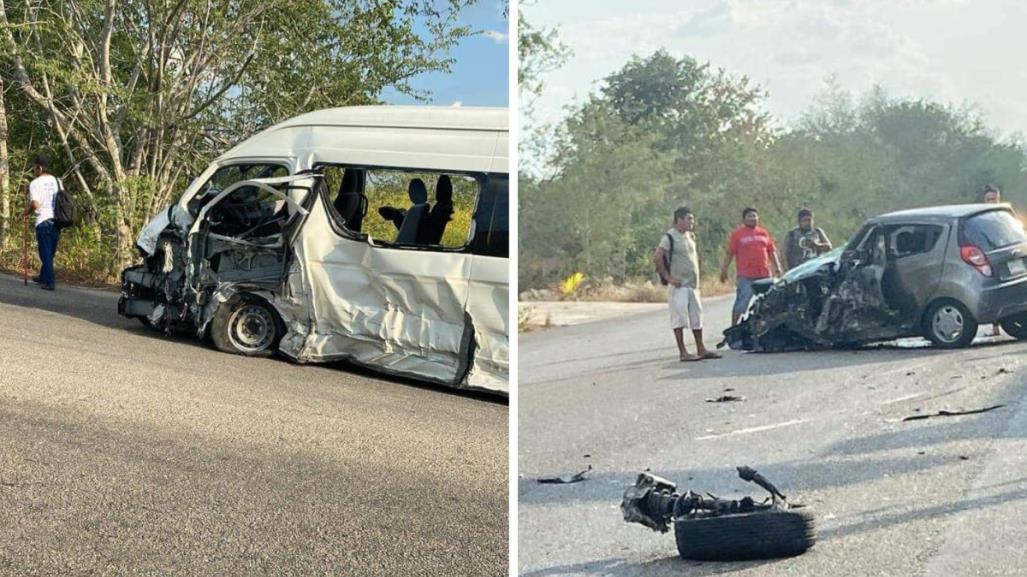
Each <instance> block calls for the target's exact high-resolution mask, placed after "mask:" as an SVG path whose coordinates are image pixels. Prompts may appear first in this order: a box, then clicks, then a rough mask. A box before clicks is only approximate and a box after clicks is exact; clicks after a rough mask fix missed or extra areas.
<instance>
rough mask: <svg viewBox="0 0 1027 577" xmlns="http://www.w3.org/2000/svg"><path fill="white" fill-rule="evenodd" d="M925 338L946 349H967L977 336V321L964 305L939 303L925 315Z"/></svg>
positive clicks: (948, 301) (944, 301)
mask: <svg viewBox="0 0 1027 577" xmlns="http://www.w3.org/2000/svg"><path fill="white" fill-rule="evenodd" d="M924 336H925V337H927V339H928V340H929V341H931V342H932V343H934V344H935V346H938V347H941V348H944V349H957V348H963V347H967V346H969V345H970V343H972V342H973V340H974V337H976V336H977V321H976V320H975V319H974V318H973V315H971V314H970V311H969V310H967V308H966V307H965V306H964V305H963V303H961V302H959V301H955V300H942V301H938V302H936V303H934V304H933V305H931V308H930V309H928V311H927V314H926V315H924Z"/></svg>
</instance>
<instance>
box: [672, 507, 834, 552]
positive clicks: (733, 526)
mask: <svg viewBox="0 0 1027 577" xmlns="http://www.w3.org/2000/svg"><path fill="white" fill-rule="evenodd" d="M674 539H675V541H677V546H678V553H679V554H680V555H681V558H682V559H692V560H696V561H736V560H737V561H741V560H746V559H774V558H779V557H794V556H795V555H800V554H802V553H804V552H805V551H806V550H807V549H809V548H810V547H812V546H813V544H814V543H816V540H817V537H816V525H815V523H814V520H813V514H812V513H811V512H810V511H809V510H807V509H789V510H781V509H769V510H765V511H754V512H752V513H736V514H728V515H719V516H716V517H695V518H688V517H683V518H679V519H678V520H677V521H675V523H674Z"/></svg>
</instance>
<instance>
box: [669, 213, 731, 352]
mask: <svg viewBox="0 0 1027 577" xmlns="http://www.w3.org/2000/svg"><path fill="white" fill-rule="evenodd" d="M694 231H695V214H693V213H692V211H691V210H690V209H688V208H686V207H681V208H679V209H677V210H675V211H674V226H673V227H671V229H670V230H668V231H667V232H666V233H664V235H663V237H662V238H660V244H659V245H658V246H657V247H656V254H655V255H654V256H653V259H654V260H655V261H656V270H657V271H658V272H659V273H660V278H661V279H663V282H664V283H666V284H667V286H668V289H667V302H668V304H669V305H670V326H671V328H672V329H674V339H675V340H676V341H677V344H678V353H679V358H680V360H681V361H698V360H702V359H719V358H720V355H719V354H717V353H715V352H713V351H710V350H707V349H706V345H705V344H703V339H702V300H701V299H700V297H699V255H698V253H697V252H696V249H695V232H694ZM685 327H688V328H690V329H692V335H693V336H695V347H696V354H694V355H693V354H691V353H689V352H688V349H687V348H686V347H685V335H684V330H685Z"/></svg>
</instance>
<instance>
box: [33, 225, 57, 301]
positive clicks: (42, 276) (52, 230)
mask: <svg viewBox="0 0 1027 577" xmlns="http://www.w3.org/2000/svg"><path fill="white" fill-rule="evenodd" d="M60 237H61V231H60V230H59V229H58V228H57V226H56V225H54V223H53V220H46V221H43V222H41V223H40V224H38V225H36V244H37V245H39V260H40V262H42V263H43V267H42V268H41V269H40V271H39V284H41V285H43V286H45V287H49V288H54V285H55V284H56V283H57V279H56V278H54V272H53V258H54V255H56V254H57V240H58V239H59V238H60Z"/></svg>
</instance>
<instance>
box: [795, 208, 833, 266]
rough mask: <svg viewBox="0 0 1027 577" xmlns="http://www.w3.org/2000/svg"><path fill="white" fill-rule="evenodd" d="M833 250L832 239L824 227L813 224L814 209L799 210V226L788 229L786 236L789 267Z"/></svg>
mask: <svg viewBox="0 0 1027 577" xmlns="http://www.w3.org/2000/svg"><path fill="white" fill-rule="evenodd" d="M829 250H831V239H829V238H827V233H825V232H824V229H822V228H819V227H816V226H813V211H812V210H810V209H808V208H804V209H802V210H800V211H799V226H797V227H795V228H793V229H792V230H790V231H788V236H787V237H786V238H785V261H786V264H787V265H788V268H789V269H793V268H795V267H797V266H799V265H800V264H802V263H804V262H806V261H808V260H810V259H813V258H816V257H818V256H820V255H822V254H824V253H825V252H827V251H829Z"/></svg>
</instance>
